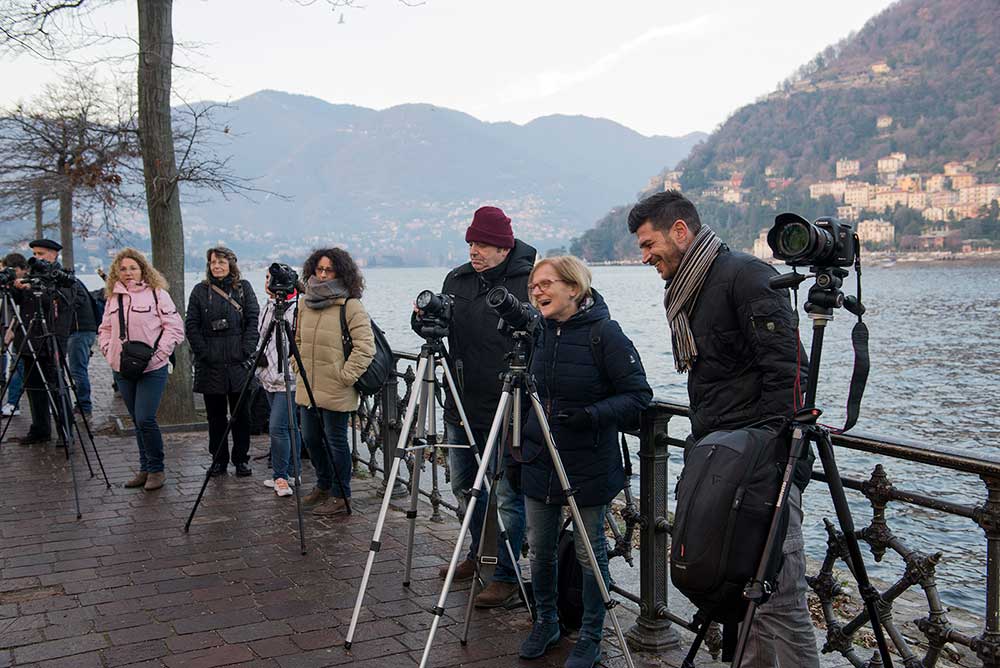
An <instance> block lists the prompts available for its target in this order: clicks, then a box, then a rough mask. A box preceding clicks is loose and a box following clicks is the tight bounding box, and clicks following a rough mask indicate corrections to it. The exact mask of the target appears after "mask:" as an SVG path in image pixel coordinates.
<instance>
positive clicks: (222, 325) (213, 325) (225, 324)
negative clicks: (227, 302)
mask: <svg viewBox="0 0 1000 668" xmlns="http://www.w3.org/2000/svg"><path fill="white" fill-rule="evenodd" d="M208 326H209V328H210V329H211V330H212V331H213V332H224V331H226V330H227V329H229V318H219V319H218V320H210V321H209V322H208Z"/></svg>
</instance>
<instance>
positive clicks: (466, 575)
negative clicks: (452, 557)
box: [438, 559, 476, 582]
mask: <svg viewBox="0 0 1000 668" xmlns="http://www.w3.org/2000/svg"><path fill="white" fill-rule="evenodd" d="M475 574H476V562H474V561H473V560H472V559H466V560H465V561H463V562H461V563H459V564H458V566H457V567H456V568H455V577H454V578H452V582H463V581H465V580H471V579H472V576H473V575H475ZM438 577H439V578H441V579H442V580H444V579H445V578H446V577H448V564H445V565H444V566H442V567H441V568H439V569H438Z"/></svg>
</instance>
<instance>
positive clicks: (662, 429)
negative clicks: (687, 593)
mask: <svg viewBox="0 0 1000 668" xmlns="http://www.w3.org/2000/svg"><path fill="white" fill-rule="evenodd" d="M669 421H670V415H669V414H666V413H664V412H662V411H657V410H655V409H647V410H646V411H645V412H644V413H643V414H642V420H641V423H640V428H639V514H640V516H641V517H642V522H641V524H640V542H639V599H640V603H639V617H638V618H637V619H636V621H635V624H634V625H633V626H632V628H630V629H629V630H628V633H627V634H626V635H627V637H628V641H629V644H631V645H632V647H634V648H635V649H637V650H641V651H646V652H657V651H662V650H665V649H671V648H674V647H678V646H679V645H680V637H679V636H678V634H677V631H676V630H675V629H673V628H672V625H671V623H670V621H669V620H668V619H667V613H668V612H669V609H668V607H667V587H668V585H669V578H670V572H669V569H668V562H669V549H670V548H669V533H668V531H669V526H670V524H669V520H668V519H667V517H668V515H667V512H668V511H667V494H668V492H669V490H668V488H669V486H670V478H669V476H668V470H667V462H668V452H667V424H668V423H669Z"/></svg>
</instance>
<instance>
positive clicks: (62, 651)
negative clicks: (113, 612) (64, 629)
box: [14, 633, 108, 663]
mask: <svg viewBox="0 0 1000 668" xmlns="http://www.w3.org/2000/svg"><path fill="white" fill-rule="evenodd" d="M107 645H108V641H107V640H106V639H105V637H104V636H103V635H101V634H97V633H92V634H89V635H85V636H78V637H75V638H64V639H62V640H50V641H46V642H40V643H35V644H32V645H25V646H21V647H17V648H15V649H14V661H15V662H16V663H32V662H34V661H45V660H46V659H59V658H62V657H65V656H72V655H74V654H83V653H84V652H88V651H90V650H95V649H102V648H104V647H107Z"/></svg>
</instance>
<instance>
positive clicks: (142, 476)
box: [123, 471, 149, 489]
mask: <svg viewBox="0 0 1000 668" xmlns="http://www.w3.org/2000/svg"><path fill="white" fill-rule="evenodd" d="M148 475H149V474H148V473H146V472H145V471H139V472H138V473H136V474H135V477H134V478H132V479H131V480H129V481H128V482H127V483H125V484H124V485H123V487H125V488H126V489H134V488H136V487H142V486H143V485H145V484H146V477H147V476H148Z"/></svg>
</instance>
